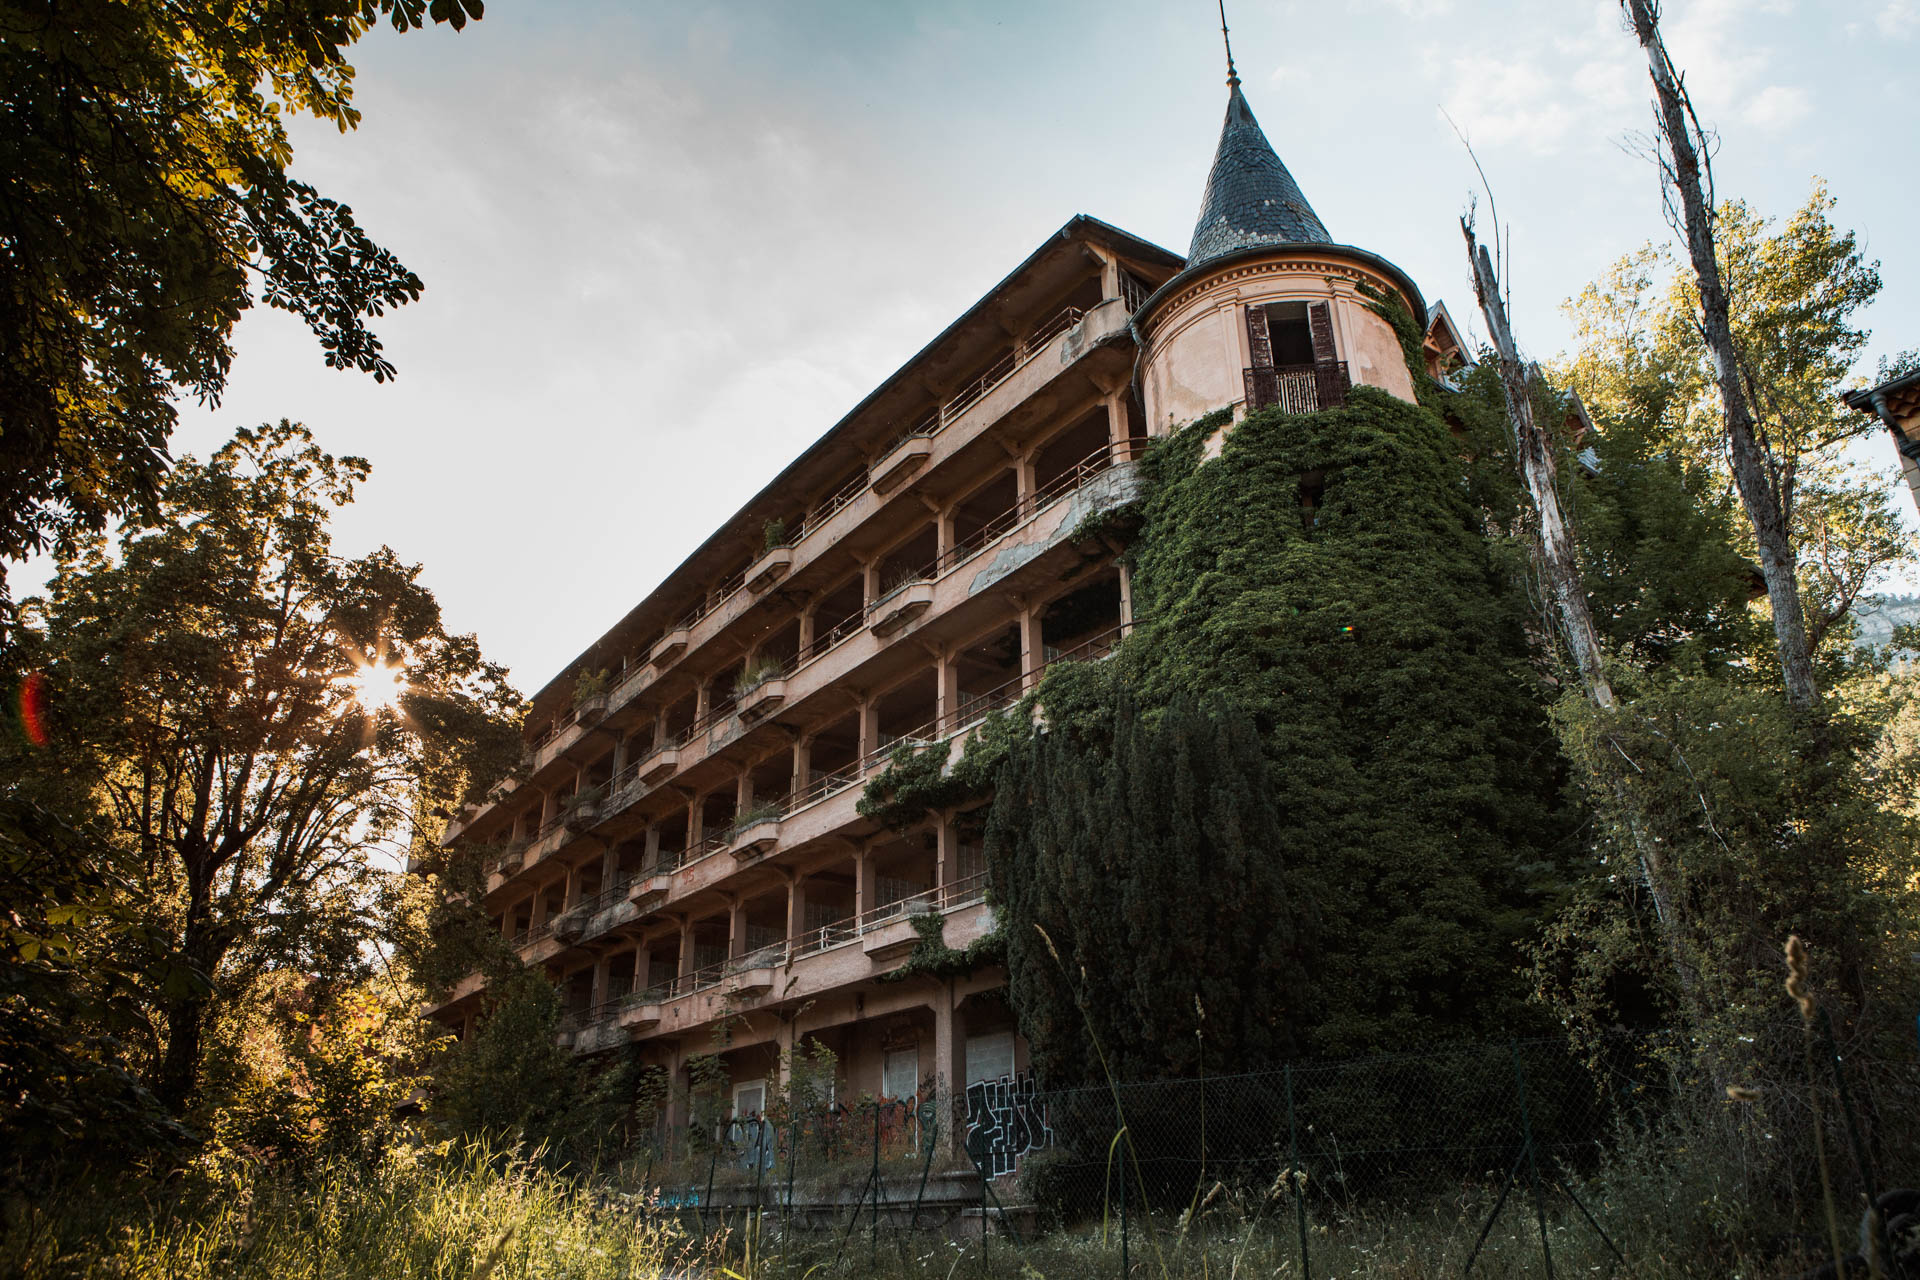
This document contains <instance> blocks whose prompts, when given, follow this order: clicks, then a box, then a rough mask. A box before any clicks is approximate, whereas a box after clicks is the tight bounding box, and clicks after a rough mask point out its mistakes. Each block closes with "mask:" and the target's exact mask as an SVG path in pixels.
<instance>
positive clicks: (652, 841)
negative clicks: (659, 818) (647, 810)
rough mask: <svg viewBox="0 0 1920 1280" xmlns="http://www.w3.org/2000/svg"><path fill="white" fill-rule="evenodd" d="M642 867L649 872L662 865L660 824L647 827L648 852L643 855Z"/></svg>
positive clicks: (641, 859)
mask: <svg viewBox="0 0 1920 1280" xmlns="http://www.w3.org/2000/svg"><path fill="white" fill-rule="evenodd" d="M640 865H641V866H643V867H645V868H646V869H647V870H648V872H652V871H653V870H654V869H656V868H657V867H659V865H660V824H659V823H657V822H655V823H652V824H650V825H649V826H648V827H647V851H646V853H644V854H643V855H641V858H640Z"/></svg>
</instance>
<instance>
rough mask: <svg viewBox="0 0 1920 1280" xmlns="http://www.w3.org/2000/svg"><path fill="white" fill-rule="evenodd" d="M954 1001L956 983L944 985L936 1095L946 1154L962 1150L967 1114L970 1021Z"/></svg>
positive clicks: (937, 1028) (938, 998)
mask: <svg viewBox="0 0 1920 1280" xmlns="http://www.w3.org/2000/svg"><path fill="white" fill-rule="evenodd" d="M957 1003H958V1002H957V1001H956V1000H955V999H954V997H953V982H952V980H950V979H949V980H948V981H945V982H942V983H941V984H940V987H939V990H938V991H937V992H935V994H934V997H933V1072H934V1093H935V1097H936V1099H937V1102H938V1106H939V1110H938V1111H937V1112H936V1113H935V1114H936V1115H938V1116H939V1117H940V1121H939V1123H940V1135H939V1145H940V1150H941V1151H942V1152H943V1153H947V1154H951V1153H953V1152H955V1151H958V1150H960V1149H961V1148H962V1135H961V1133H960V1129H961V1123H962V1120H963V1119H964V1117H965V1114H966V1108H965V1103H964V1094H965V1091H966V1081H967V1064H966V1048H967V1028H966V1018H965V1015H963V1014H962V1013H961V1012H960V1011H959V1009H958V1008H956V1007H955V1006H956V1004H957Z"/></svg>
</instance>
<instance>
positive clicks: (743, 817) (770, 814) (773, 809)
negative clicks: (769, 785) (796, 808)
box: [728, 804, 786, 835]
mask: <svg viewBox="0 0 1920 1280" xmlns="http://www.w3.org/2000/svg"><path fill="white" fill-rule="evenodd" d="M785 816H786V815H785V814H784V813H783V812H782V811H781V808H780V806H779V805H777V804H757V805H754V806H753V807H752V808H751V809H748V810H746V811H745V812H743V813H741V814H738V815H736V816H735V818H734V820H733V825H732V826H731V827H729V828H728V830H729V831H730V832H731V833H732V834H734V835H739V834H740V833H741V832H743V831H745V830H746V829H747V828H748V827H751V826H754V825H756V824H758V823H762V822H778V821H779V820H780V819H781V818H783V817H785Z"/></svg>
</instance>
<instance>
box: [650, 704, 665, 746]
mask: <svg viewBox="0 0 1920 1280" xmlns="http://www.w3.org/2000/svg"><path fill="white" fill-rule="evenodd" d="M666 745H667V712H666V708H665V707H662V708H661V709H660V714H659V715H658V716H656V717H654V721H653V749H654V750H655V751H658V750H659V749H660V748H661V747H664V746H666Z"/></svg>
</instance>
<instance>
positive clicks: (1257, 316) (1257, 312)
mask: <svg viewBox="0 0 1920 1280" xmlns="http://www.w3.org/2000/svg"><path fill="white" fill-rule="evenodd" d="M1247 350H1248V351H1249V352H1251V353H1252V354H1253V367H1254V368H1256V369H1271V368H1273V331H1272V330H1271V329H1269V328H1268V327H1267V309H1266V308H1265V307H1248V308H1247Z"/></svg>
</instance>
